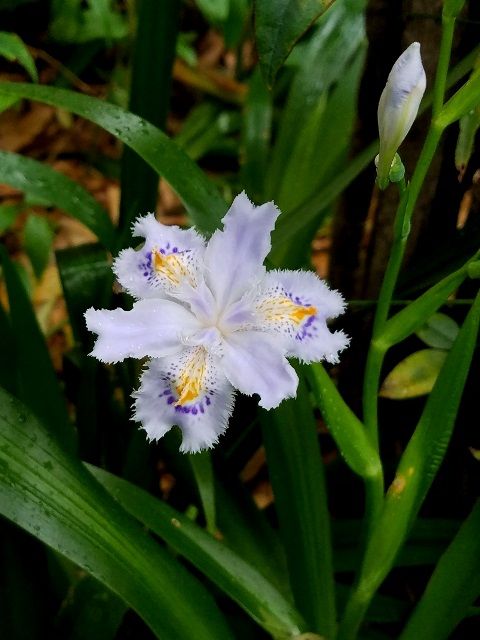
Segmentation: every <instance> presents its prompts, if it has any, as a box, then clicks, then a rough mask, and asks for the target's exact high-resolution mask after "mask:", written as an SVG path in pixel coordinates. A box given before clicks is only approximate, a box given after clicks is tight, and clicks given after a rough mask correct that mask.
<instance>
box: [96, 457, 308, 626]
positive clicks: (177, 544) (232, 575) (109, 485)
mask: <svg viewBox="0 0 480 640" xmlns="http://www.w3.org/2000/svg"><path fill="white" fill-rule="evenodd" d="M89 469H90V470H91V471H92V473H93V474H94V475H95V477H96V478H97V479H98V480H99V482H101V484H102V485H103V486H104V487H105V488H106V489H107V490H108V491H109V492H110V493H111V494H112V495H113V496H114V497H115V499H116V500H118V502H119V503H120V504H121V505H122V506H123V507H124V508H125V509H126V510H127V511H128V512H129V513H131V514H132V515H133V516H135V517H136V518H138V520H140V522H142V523H143V524H144V525H146V526H147V527H148V528H149V529H151V530H152V531H153V532H154V533H156V534H157V535H159V536H160V537H161V538H163V539H164V540H165V541H166V542H167V544H169V545H170V546H171V547H172V548H173V549H175V551H176V552H177V553H180V554H181V555H182V556H184V557H185V558H186V559H187V560H189V562H191V563H192V564H193V565H194V566H195V567H196V568H197V569H199V570H200V571H202V573H204V574H205V575H206V576H207V577H208V578H209V579H210V580H212V582H214V583H215V584H216V585H217V586H218V587H219V588H220V589H221V590H222V591H224V592H225V593H226V594H228V595H229V596H230V597H231V598H232V599H233V600H235V601H236V602H237V603H238V604H239V605H240V606H241V607H242V608H243V609H244V610H245V611H246V612H247V613H248V614H249V615H250V616H251V617H252V618H253V619H254V620H256V621H257V622H258V623H259V624H260V625H261V626H262V627H263V628H264V629H266V630H267V631H268V632H269V633H271V634H272V635H273V636H274V637H275V638H288V637H291V636H295V635H297V634H299V633H300V631H302V630H304V629H305V623H304V622H303V621H302V619H301V617H300V615H299V614H298V613H297V612H296V611H295V610H294V608H293V607H292V606H291V605H290V604H289V603H288V602H287V601H286V600H284V598H283V596H282V595H280V593H279V592H278V591H277V590H276V589H275V587H274V586H273V585H271V584H270V583H269V582H268V581H267V580H265V578H264V577H263V576H262V575H261V574H260V573H259V572H258V571H257V570H256V569H255V568H254V567H252V566H251V565H249V564H247V562H245V561H244V560H243V559H242V558H241V557H240V556H237V555H236V554H235V553H233V551H230V549H228V547H226V546H225V545H224V544H222V543H221V542H219V541H218V540H216V539H215V538H214V537H213V536H212V535H210V534H209V533H207V532H205V531H203V530H202V529H201V528H200V527H198V526H197V525H196V524H194V523H193V522H192V521H191V520H189V519H188V518H186V517H185V516H183V515H181V514H180V513H178V512H177V511H175V510H174V509H172V507H170V506H169V505H167V504H166V503H164V502H162V501H160V500H158V499H156V498H154V497H153V496H151V495H150V494H148V493H147V492H146V491H144V490H143V489H139V488H138V487H136V486H135V485H133V484H131V483H129V482H127V481H125V480H122V479H120V478H117V477H116V476H114V475H112V474H109V473H107V472H105V471H102V470H101V469H98V468H95V467H89Z"/></svg>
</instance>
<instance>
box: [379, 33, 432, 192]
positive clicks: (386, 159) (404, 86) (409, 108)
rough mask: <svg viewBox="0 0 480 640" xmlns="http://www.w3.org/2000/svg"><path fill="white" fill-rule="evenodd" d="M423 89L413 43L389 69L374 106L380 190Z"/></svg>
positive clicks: (422, 72)
mask: <svg viewBox="0 0 480 640" xmlns="http://www.w3.org/2000/svg"><path fill="white" fill-rule="evenodd" d="M425 87H426V77H425V70H424V68H423V65H422V59H421V57H420V44H419V43H418V42H414V43H412V44H411V45H410V46H409V47H408V49H406V50H405V51H404V52H403V53H402V55H401V56H400V57H399V58H398V60H397V61H396V62H395V64H394V65H393V67H392V70H391V71H390V74H389V76H388V80H387V84H386V85H385V88H384V90H383V92H382V95H381V96H380V101H379V103H378V130H379V134H380V150H379V154H378V166H377V180H378V185H379V187H380V188H381V189H385V188H386V187H387V185H388V182H389V174H390V169H391V166H392V162H393V160H394V158H395V154H396V152H397V149H398V147H399V146H400V145H401V144H402V142H403V140H404V139H405V136H406V135H407V133H408V132H409V131H410V127H411V126H412V124H413V121H414V120H415V118H416V116H417V113H418V108H419V106H420V101H421V100H422V97H423V94H424V92H425Z"/></svg>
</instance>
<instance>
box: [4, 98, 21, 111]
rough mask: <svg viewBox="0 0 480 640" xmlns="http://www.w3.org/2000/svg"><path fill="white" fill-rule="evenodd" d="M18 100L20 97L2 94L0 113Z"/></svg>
mask: <svg viewBox="0 0 480 640" xmlns="http://www.w3.org/2000/svg"><path fill="white" fill-rule="evenodd" d="M17 102H18V98H15V97H12V96H5V95H0V113H2V111H6V110H7V109H10V107H13V105H14V104H16V103H17Z"/></svg>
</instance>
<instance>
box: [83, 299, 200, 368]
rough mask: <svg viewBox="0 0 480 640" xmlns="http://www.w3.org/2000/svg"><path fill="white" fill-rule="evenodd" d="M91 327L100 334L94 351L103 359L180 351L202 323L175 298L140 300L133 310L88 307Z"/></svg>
mask: <svg viewBox="0 0 480 640" xmlns="http://www.w3.org/2000/svg"><path fill="white" fill-rule="evenodd" d="M85 321H86V324H87V329H88V330H89V331H92V332H93V333H96V334H97V335H98V338H97V340H96V342H95V346H94V348H93V351H92V352H91V353H90V355H91V356H94V357H95V358H97V359H98V360H100V361H101V362H106V363H115V362H120V361H122V360H124V359H125V358H145V357H150V358H154V357H162V356H166V355H169V354H171V353H175V352H177V351H180V350H181V349H182V348H183V342H184V340H185V339H186V338H188V337H189V336H190V335H192V334H193V333H195V332H196V331H198V329H199V328H200V327H201V325H200V324H199V322H198V320H197V319H196V318H195V316H194V315H193V314H192V313H191V312H190V311H188V310H187V309H185V308H184V307H183V306H182V305H180V304H178V303H176V302H173V301H171V300H158V299H150V300H139V301H138V302H136V303H135V304H134V305H133V307H132V309H131V310H130V311H125V310H124V309H113V310H108V309H94V308H93V307H92V308H90V309H87V311H86V312H85Z"/></svg>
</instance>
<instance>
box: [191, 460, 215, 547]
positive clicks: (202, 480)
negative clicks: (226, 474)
mask: <svg viewBox="0 0 480 640" xmlns="http://www.w3.org/2000/svg"><path fill="white" fill-rule="evenodd" d="M188 460H189V462H190V464H191V465H192V471H193V475H194V477H195V482H196V483H197V489H198V493H199V495H200V500H201V503H202V508H203V515H204V516H205V521H206V523H207V531H208V532H209V533H210V534H211V535H214V534H215V532H216V530H217V526H216V516H215V484H214V474H213V467H212V459H211V456H210V452H209V451H202V452H201V453H196V454H194V455H190V456H188Z"/></svg>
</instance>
